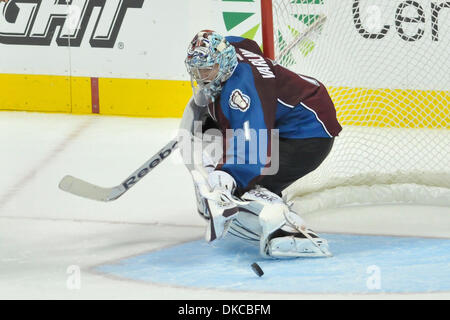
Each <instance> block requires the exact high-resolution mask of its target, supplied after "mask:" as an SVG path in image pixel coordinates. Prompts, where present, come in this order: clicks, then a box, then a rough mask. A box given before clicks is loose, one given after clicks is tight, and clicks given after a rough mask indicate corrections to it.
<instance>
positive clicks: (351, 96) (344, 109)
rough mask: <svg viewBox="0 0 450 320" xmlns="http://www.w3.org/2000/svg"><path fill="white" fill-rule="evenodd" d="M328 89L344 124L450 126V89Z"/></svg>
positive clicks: (417, 126)
mask: <svg viewBox="0 0 450 320" xmlns="http://www.w3.org/2000/svg"><path fill="white" fill-rule="evenodd" d="M328 89H329V93H330V96H331V98H332V100H333V102H334V104H335V106H336V110H337V115H338V119H339V122H340V123H341V124H342V125H354V126H369V127H389V128H433V129H438V128H440V129H450V94H449V91H434V90H408V89H369V88H348V87H329V88H328Z"/></svg>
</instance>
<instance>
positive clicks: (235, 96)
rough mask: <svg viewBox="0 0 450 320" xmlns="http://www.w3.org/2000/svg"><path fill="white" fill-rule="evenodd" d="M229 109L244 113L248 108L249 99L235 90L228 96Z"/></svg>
mask: <svg viewBox="0 0 450 320" xmlns="http://www.w3.org/2000/svg"><path fill="white" fill-rule="evenodd" d="M230 107H231V108H232V109H236V110H239V111H242V112H245V111H247V109H248V108H250V97H249V96H247V95H245V94H243V93H242V91H241V90H239V89H235V90H233V92H232V93H231V95H230Z"/></svg>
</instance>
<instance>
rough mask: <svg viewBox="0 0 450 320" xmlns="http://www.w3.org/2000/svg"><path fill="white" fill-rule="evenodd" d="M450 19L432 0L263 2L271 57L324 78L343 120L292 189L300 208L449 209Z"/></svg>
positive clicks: (448, 8) (444, 5) (448, 7)
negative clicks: (326, 151) (317, 162)
mask: <svg viewBox="0 0 450 320" xmlns="http://www.w3.org/2000/svg"><path fill="white" fill-rule="evenodd" d="M320 18H324V20H323V22H321V23H319V24H317V20H318V19H320ZM449 18H450V2H439V1H438V2H434V1H430V0H426V1H425V0H423V1H419V0H418V1H392V0H377V1H374V0H261V19H262V21H261V22H262V39H263V50H264V52H265V54H266V55H267V56H268V57H270V58H276V59H277V61H278V62H279V63H280V64H282V65H284V66H285V67H288V68H290V69H291V70H293V71H295V72H297V73H300V74H304V75H307V76H312V77H315V78H317V79H318V80H320V81H321V82H323V83H324V84H325V86H326V87H327V89H328V91H329V93H330V95H331V97H332V99H333V101H334V103H335V106H336V110H337V114H338V119H339V121H340V123H341V124H342V126H343V131H342V132H341V134H340V135H339V137H338V138H337V139H336V140H335V144H334V147H333V150H332V151H331V153H330V155H329V156H328V158H327V159H326V160H325V161H324V162H323V163H322V165H321V166H320V167H319V168H318V169H316V170H315V171H313V172H312V173H310V174H308V175H307V176H305V177H303V178H301V179H299V180H298V181H297V182H295V183H294V184H293V185H291V186H290V187H289V188H288V189H287V190H286V192H285V193H286V197H287V199H288V200H293V199H294V198H296V199H297V200H299V201H295V204H294V208H295V209H296V210H298V211H299V212H303V213H308V212H312V211H316V210H319V209H325V208H329V207H339V206H344V205H351V204H381V203H418V204H426V205H441V206H450V130H449V129H450V95H449V87H450V60H449V59H446V58H444V57H445V56H447V57H448V51H447V50H448V48H449V47H450V37H449V34H450V24H448V23H447V22H448V21H449V20H450V19H449ZM314 24H316V25H315V26H314ZM311 26H314V28H313V30H311ZM305 34H306V36H305ZM298 40H300V41H298ZM293 42H294V43H296V45H295V46H294V47H293V48H292V49H291V50H290V51H288V52H287V53H285V54H283V55H282V56H279V54H280V52H283V51H286V50H284V49H285V48H286V47H287V46H289V45H290V44H291V43H293Z"/></svg>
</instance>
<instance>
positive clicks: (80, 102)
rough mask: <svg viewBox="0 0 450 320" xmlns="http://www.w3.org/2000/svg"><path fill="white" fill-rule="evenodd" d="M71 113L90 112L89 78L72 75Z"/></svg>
mask: <svg viewBox="0 0 450 320" xmlns="http://www.w3.org/2000/svg"><path fill="white" fill-rule="evenodd" d="M71 84H72V88H71V89H72V113H76V114H88V113H92V98H91V78H89V77H72V78H71Z"/></svg>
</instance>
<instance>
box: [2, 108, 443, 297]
mask: <svg viewBox="0 0 450 320" xmlns="http://www.w3.org/2000/svg"><path fill="white" fill-rule="evenodd" d="M179 121H180V120H179V119H148V118H127V117H104V116H103V117H100V116H91V115H86V116H76V115H67V114H43V113H42V114H41V113H26V112H1V113H0V130H1V131H2V133H3V134H2V135H1V136H0V148H1V152H0V154H1V157H0V170H1V172H2V174H1V177H2V179H0V299H17V298H19V299H211V298H212V299H228V298H232V299H317V298H326V299H334V298H350V299H354V298H362V299H386V298H387V299H390V298H394V299H395V298H401V299H403V298H405V299H408V298H413V299H417V298H419V299H428V298H430V299H436V298H446V299H448V298H450V293H428V294H426V293H423V294H422V293H418V294H408V295H400V294H387V295H386V294H375V295H371V294H369V295H318V294H315V295H305V294H280V293H276V294H275V293H270V292H267V293H255V292H234V291H225V290H201V289H191V288H185V287H172V286H165V285H157V284H147V283H139V282H137V281H127V280H123V279H116V278H112V277H108V276H105V275H102V274H99V273H98V272H94V271H93V268H94V267H95V266H98V265H101V264H103V263H106V262H111V261H117V260H120V259H121V258H125V257H129V256H134V255H139V254H141V253H145V252H149V251H152V250H156V249H160V248H164V247H168V246H172V245H175V244H179V243H183V242H187V241H191V240H194V239H200V238H202V237H203V232H204V222H203V220H202V219H201V218H200V217H199V216H198V214H197V213H196V208H195V202H194V193H193V186H192V183H191V180H190V176H189V174H188V172H187V171H186V169H185V168H184V166H183V164H182V163H181V160H180V157H179V156H178V154H176V155H175V156H172V157H170V158H169V159H167V160H166V161H165V162H163V163H162V164H161V165H160V166H158V167H157V168H155V169H154V170H153V171H152V172H151V173H150V174H148V176H146V177H145V178H144V179H143V180H142V181H140V182H139V183H138V184H137V185H136V186H135V187H133V188H132V189H131V190H130V191H129V192H128V193H126V194H125V195H124V196H123V197H122V198H120V199H118V200H116V201H113V202H111V203H101V202H94V201H92V200H87V199H83V198H79V197H75V196H73V195H70V194H68V193H65V192H62V191H61V190H59V189H58V188H57V185H58V182H59V181H60V179H61V178H62V177H63V176H64V175H66V174H71V175H74V176H76V177H79V178H82V179H85V180H87V181H90V182H93V183H96V184H99V185H102V186H113V185H117V184H118V183H120V182H121V181H122V180H123V179H124V178H126V177H127V176H128V175H129V174H130V173H131V172H133V171H134V170H135V169H136V168H138V167H139V166H140V165H141V164H142V163H144V161H146V160H147V159H148V158H149V157H150V156H152V155H153V154H154V153H155V152H156V151H158V150H159V148H161V147H162V146H164V145H165V143H166V142H167V141H168V140H169V139H170V138H172V137H173V136H174V135H175V132H176V129H177V126H178V123H179ZM308 222H309V224H310V225H311V227H312V228H314V229H315V230H317V231H319V232H320V231H327V232H344V233H360V234H388V235H413V236H426V237H445V238H450V208H444V207H424V206H398V205H397V206H387V205H384V206H375V207H350V208H343V209H333V210H326V211H322V212H318V213H315V214H312V215H308ZM70 266H79V267H80V268H81V286H80V288H79V289H72V290H71V289H69V288H68V286H67V281H68V279H69V278H70V274H68V273H67V270H68V268H69V267H70Z"/></svg>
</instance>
